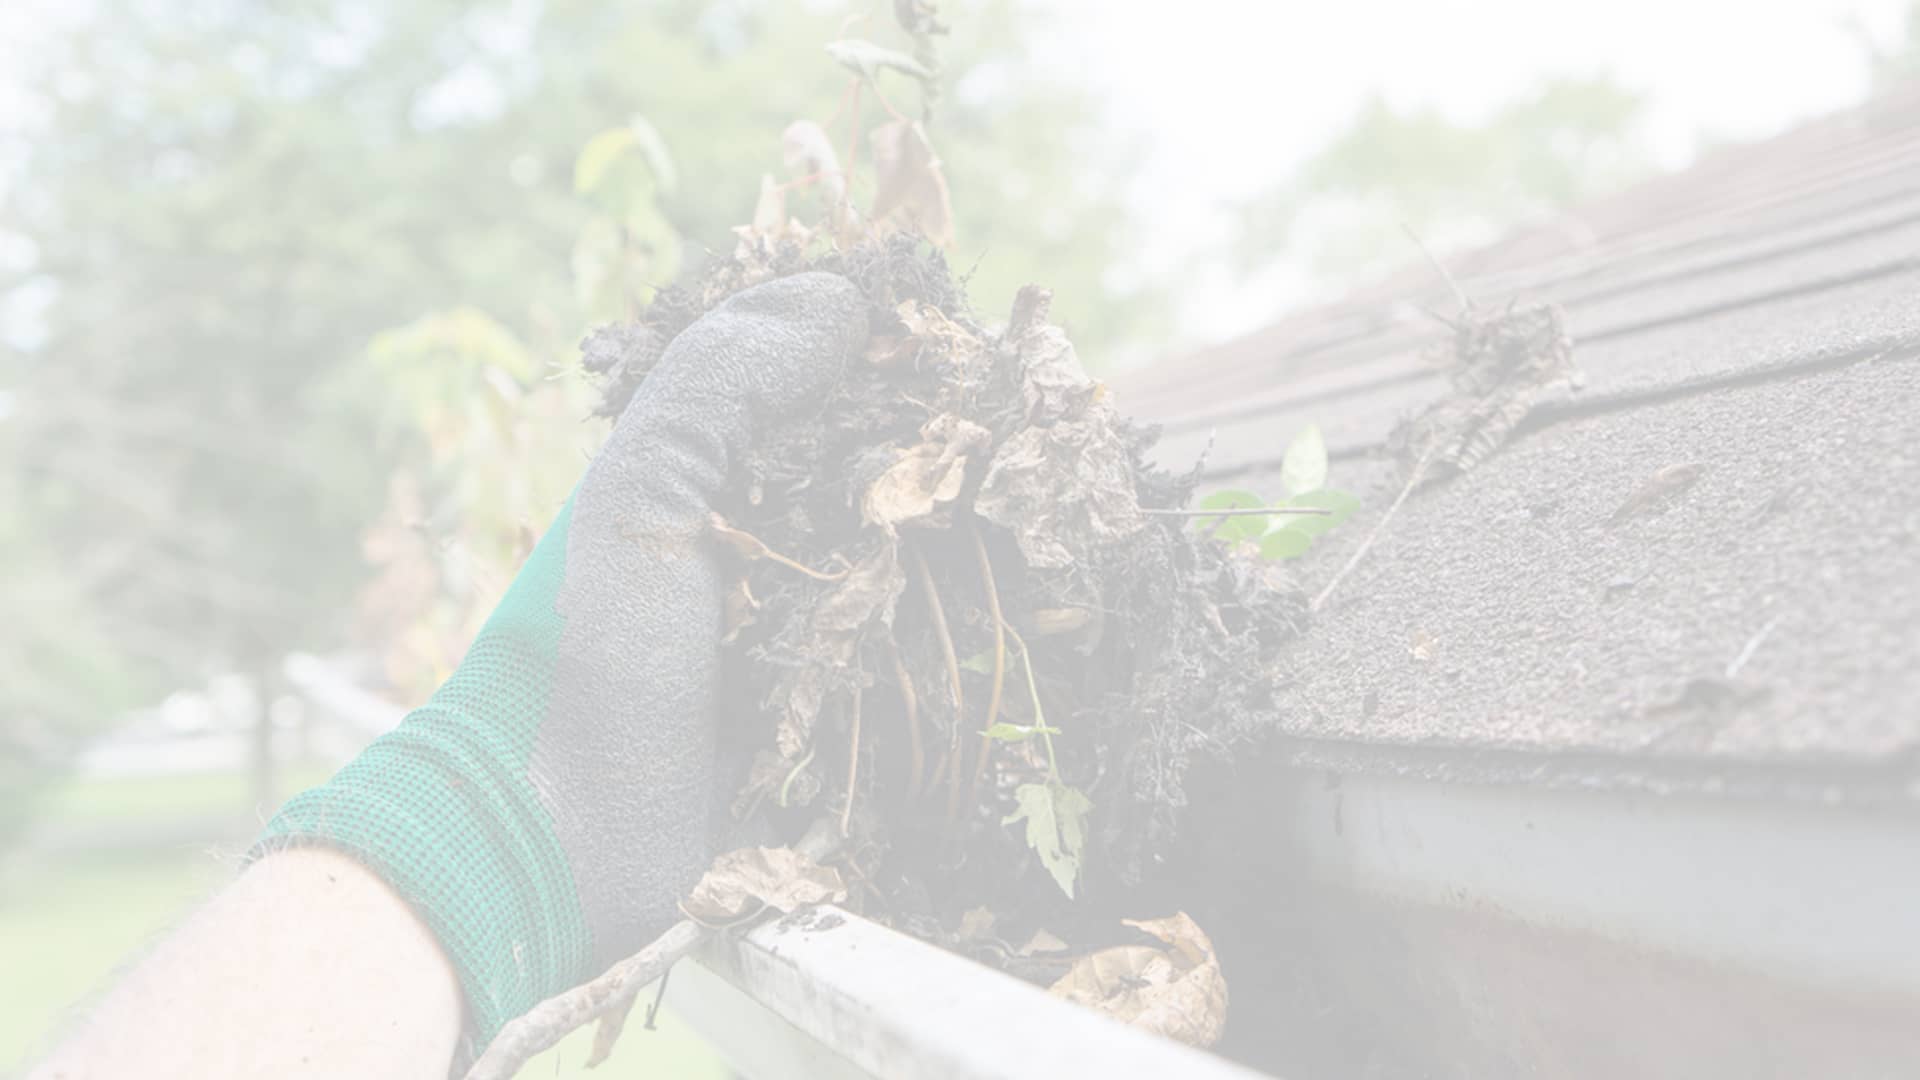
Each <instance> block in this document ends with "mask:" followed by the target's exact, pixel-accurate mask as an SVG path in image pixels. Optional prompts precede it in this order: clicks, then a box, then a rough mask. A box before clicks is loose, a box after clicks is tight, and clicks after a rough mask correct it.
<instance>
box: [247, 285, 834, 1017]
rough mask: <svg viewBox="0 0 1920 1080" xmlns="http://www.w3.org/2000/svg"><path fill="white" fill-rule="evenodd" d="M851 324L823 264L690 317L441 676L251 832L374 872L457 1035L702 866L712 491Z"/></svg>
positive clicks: (597, 954)
mask: <svg viewBox="0 0 1920 1080" xmlns="http://www.w3.org/2000/svg"><path fill="white" fill-rule="evenodd" d="M866 336H867V317H866V309H865V304H864V301H863V299H862V297H861V296H860V294H859V292H858V290H856V289H855V288H854V287H853V285H852V284H851V283H849V282H848V281H846V280H845V279H844V278H840V277H837V276H834V275H830V274H820V273H812V274H801V275H797V276H793V277H788V278H783V279H780V280H777V281H772V282H769V283H767V284H764V285H760V286H758V287H756V288H753V289H749V290H747V291H745V292H742V293H739V294H737V295H735V296H733V297H732V298H730V299H728V300H727V301H726V302H724V303H722V304H721V305H719V306H718V307H716V308H715V309H714V310H713V311H711V312H709V313H708V314H706V315H705V316H703V317H702V318H701V319H699V320H698V321H697V322H695V323H694V324H693V325H692V326H690V327H688V328H687V329H686V330H685V331H684V332H683V333H682V334H681V335H680V336H679V337H677V338H675V339H674V341H673V342H672V343H671V344H670V345H669V346H668V347H667V350H666V353H665V354H664V355H663V356H662V358H661V360H660V362H659V364H658V366H657V367H656V368H655V369H654V371H653V373H652V374H651V375H650V376H649V377H648V378H647V380H646V382H645V383H644V384H642V385H641V387H640V389H639V391H638V393H637V394H636V395H635V397H634V399H633V401H632V402H631V403H630V404H629V405H628V406H627V409H626V411H625V413H624V414H622V415H621V417H620V420H619V422H618V424H617V425H616V426H615V427H614V430H613V434H612V436H611V437H610V438H609V439H608V441H607V444H606V446H605V447H604V448H603V449H602V450H601V451H600V454H599V456H598V457H596V458H595V459H594V461H593V463H592V464H591V465H590V466H589V467H588V469H587V473H586V476H585V477H584V478H583V479H582V480H581V482H580V485H579V487H578V488H577V489H575V491H574V494H573V497H572V498H571V499H570V500H569V501H568V504H567V505H566V507H565V508H563V509H562V510H561V512H560V515H559V517H558V518H557V519H556V520H555V521H554V523H553V525H552V527H551V528H550V529H549V530H548V531H547V534H546V536H545V537H543V538H542V539H541V541H540V543H539V545H538V546H537V547H536V548H535V549H534V551H533V554H532V555H531V556H529V558H528V560H527V563H526V565H525V566H524V567H523V568H522V569H521V571H520V574H519V576H518V577H517V578H515V579H514V582H513V585H512V587H511V588H510V589H509V590H508V591H507V594H506V595H505V596H504V597H503V598H502V599H501V601H500V606H499V607H498V608H497V609H495V611H494V613H493V615H492V617H491V618H489V619H488V621H487V623H486V626H485V627H484V628H483V629H482V630H481V631H480V634H479V636H478V637H477V638H476V639H475V640H474V643H473V645H472V647H471V648H470V650H469V651H468V653H467V655H466V657H465V659H463V660H462V661H461V663H460V667H459V668H458V670H456V671H455V672H454V674H453V676H452V677H451V678H449V679H448V680H447V682H446V685H444V686H442V687H441V688H440V690H439V691H438V692H437V693H435V694H434V695H433V698H432V699H431V700H430V701H428V702H427V704H425V705H423V706H421V707H420V708H418V709H415V710H414V711H413V712H412V713H410V714H408V716H407V718H406V719H405V720H404V721H403V722H402V723H401V724H400V726H399V727H398V728H396V729H395V730H394V731H393V732H391V733H389V734H388V735H385V736H383V737H381V738H380V739H378V740H377V741H375V742H374V743H373V744H372V745H371V746H369V747H368V748H367V749H366V750H365V751H364V752H363V753H362V754H361V755H360V756H359V757H358V758H356V759H355V760H354V761H352V762H351V763H349V764H348V765H347V766H346V767H345V768H343V769H342V770H341V771H340V772H339V773H338V774H337V775H335V776H334V777H333V779H331V780H330V781H328V782H327V784H325V785H324V786H322V787H319V788H316V789H314V790H312V791H308V792H306V793H304V794H302V795H299V796H297V797H295V798H294V799H292V800H291V801H289V802H288V803H287V805H286V806H285V807H284V808H282V810H281V811H280V813H279V814H278V815H277V816H276V817H275V818H274V820H273V821H272V822H271V823H270V824H269V825H268V827H267V830H266V833H265V835H264V836H263V837H262V839H261V841H260V842H259V844H257V845H256V846H255V848H254V851H253V852H252V853H251V854H250V856H249V857H250V858H254V857H258V856H259V855H261V854H264V853H266V852H269V851H272V850H275V849H277V848H278V847H283V846H287V845H289V844H300V843H313V844H324V845H328V846H332V847H336V848H339V849H342V850H345V851H347V852H349V853H351V854H353V855H354V856H356V857H358V858H359V859H361V860H362V861H364V862H365V863H367V864H368V865H369V866H371V867H372V868H373V869H374V870H375V871H376V872H377V873H379V874H380V875H381V876H382V877H383V878H385V879H386V881H387V882H388V883H389V884H390V885H392V886H393V887H394V889H395V890H396V891H398V892H399V893H400V894H401V895H402V896H403V897H405V898H406V899H407V900H408V901H409V902H410V903H411V904H412V905H413V906H414V908H415V909H416V910H417V911H418V912H419V914H420V915H421V916H422V918H423V919H424V920H425V921H426V923H427V924H428V925H429V926H430V927H431V928H432V930H433V931H434V933H435V934H437V935H438V937H439V939H440V941H441V944H442V945H443V946H444V948H445V949H446V952H447V954H448V956H449V957H450V959H451V960H452V961H453V963H454V966H455V967H456V969H457V970H458V971H459V973H460V978H461V982H462V984H463V986H464V988H465V991H466V997H467V1016H468V1023H467V1036H468V1038H469V1040H470V1043H469V1053H472V1052H475V1051H477V1050H478V1049H480V1048H484V1047H485V1045H486V1044H487V1042H488V1041H489V1040H490V1039H492V1038H493V1036H494V1034H495V1033H496V1032H498V1031H499V1029H500V1028H501V1026H502V1025H504V1024H505V1023H506V1022H507V1021H508V1020H510V1019H512V1018H514V1017H515V1016H518V1015H519V1014H520V1013H522V1012H524V1011H526V1009H527V1008H529V1007H531V1006H532V1005H533V1004H534V1003H536V1002H538V1001H539V1000H541V999H542V998H544V997H547V996H550V995H552V994H554V993H557V992H559V991H561V990H563V989H566V988H567V987H570V986H573V985H576V984H578V983H580V982H582V981H584V980H586V979H588V978H591V977H592V976H593V975H595V974H597V973H598V972H600V971H602V970H604V969H605V968H606V967H607V966H608V965H609V964H611V963H612V962H613V961H614V960H617V959H619V958H620V957H622V956H625V955H627V954H628V953H631V952H633V951H634V950H636V949H638V948H639V947H640V946H641V945H643V944H645V943H646V942H647V941H649V940H651V939H653V938H654V937H656V936H658V935H659V934H660V933H661V932H662V931H663V930H665V929H666V928H667V927H668V926H669V925H671V923H672V922H673V921H674V920H675V919H677V918H678V914H677V912H676V901H677V899H678V898H679V897H680V896H681V895H683V894H684V893H685V892H686V890H687V889H689V888H690V887H691V886H692V885H693V884H694V882H695V881H697V880H698V879H699V876H700V874H701V873H702V872H703V871H704V870H705V869H706V866H707V864H708V862H709V860H710V858H711V852H710V851H709V849H708V835H707V828H708V810H709V806H710V803H711V799H712V794H713V793H712V786H713V770H714V729H713V722H712V716H711V712H712V709H713V703H714V698H715V680H716V678H717V675H718V671H719V660H720V634H721V619H722V581H721V577H720V571H719V568H718V566H717V564H716V562H715V558H714V552H713V551H712V549H711V547H710V541H709V540H708V537H707V528H708V521H709V514H710V512H711V509H712V503H713V500H714V498H715V496H716V495H717V494H718V493H719V492H720V490H721V489H722V487H723V485H724V484H725V483H726V482H727V479H728V474H729V472H730V469H731V467H732V465H733V463H734V462H735V461H736V459H737V458H738V457H739V456H740V454H741V452H742V450H743V449H744V448H745V447H746V445H747V442H748V440H749V438H750V437H751V436H752V434H753V433H754V431H755V430H756V428H757V427H758V426H761V425H764V424H765V423H766V422H768V421H769V420H771V419H773V418H775V417H777V416H780V415H783V414H793V413H797V412H799V411H801V410H804V409H805V408H807V407H808V406H809V405H810V404H814V405H817V404H819V403H821V402H822V401H823V400H824V397H825V395H826V393H827V391H828V390H829V389H830V388H831V387H832V386H833V385H834V383H835V382H836V381H837V380H838V378H839V377H840V374H841V372H842V370H843V367H844V365H845V362H846V360H847V358H848V357H849V356H850V355H852V354H853V353H855V352H856V351H857V350H858V349H860V348H861V346H862V345H863V343H864V342H865V340H866Z"/></svg>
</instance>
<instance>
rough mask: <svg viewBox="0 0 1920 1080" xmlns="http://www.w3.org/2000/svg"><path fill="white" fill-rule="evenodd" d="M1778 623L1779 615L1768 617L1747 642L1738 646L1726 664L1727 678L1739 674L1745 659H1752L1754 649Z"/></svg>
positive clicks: (1744, 665) (1758, 646) (1745, 664)
mask: <svg viewBox="0 0 1920 1080" xmlns="http://www.w3.org/2000/svg"><path fill="white" fill-rule="evenodd" d="M1779 625H1780V616H1778V615H1775V616H1774V617H1773V618H1771V619H1768V620H1767V622H1766V625H1764V626H1762V627H1761V628H1760V629H1759V631H1758V632H1756V633H1755V634H1754V635H1753V636H1752V637H1750V638H1748V639H1747V643H1746V644H1745V645H1742V646H1741V647H1740V652H1739V654H1738V655H1737V656H1735V657H1734V658H1733V661H1732V662H1731V663H1729V664H1728V665H1727V678H1729V679H1731V678H1733V677H1734V676H1735V675H1738V674H1740V669H1741V668H1743V667H1746V666H1747V661H1749V660H1751V659H1753V654H1754V651H1755V650H1756V649H1758V648H1760V643H1761V642H1763V641H1765V640H1767V637H1768V635H1770V634H1772V633H1773V628H1774V627H1776V626H1779Z"/></svg>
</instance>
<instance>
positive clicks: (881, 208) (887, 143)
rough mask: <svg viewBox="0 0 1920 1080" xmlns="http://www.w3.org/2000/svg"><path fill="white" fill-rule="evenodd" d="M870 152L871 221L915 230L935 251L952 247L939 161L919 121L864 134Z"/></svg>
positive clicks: (947, 201)
mask: <svg viewBox="0 0 1920 1080" xmlns="http://www.w3.org/2000/svg"><path fill="white" fill-rule="evenodd" d="M867 143H868V145H869V146H870V147H872V149H873V171H874V186H875V190H874V195H873V220H874V221H875V222H888V221H891V222H892V223H894V224H898V225H900V226H903V227H907V228H913V229H917V230H919V232H920V233H921V235H923V236H925V237H926V238H927V239H928V240H930V241H932V242H933V243H934V244H935V245H936V246H938V247H943V248H946V247H952V246H953V204H952V201H951V199H950V198H949V197H948V194H947V178H946V175H945V174H944V173H943V172H942V171H941V168H940V159H939V157H937V156H936V155H935V154H934V152H933V144H932V143H931V142H929V141H928V140H927V132H926V129H925V128H922V127H921V126H920V125H919V124H918V123H913V122H909V121H903V120H895V121H892V122H891V123H886V124H882V125H880V126H879V127H877V128H874V129H873V131H872V132H870V133H869V134H868V136H867Z"/></svg>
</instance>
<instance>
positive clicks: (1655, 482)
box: [1607, 461, 1707, 525]
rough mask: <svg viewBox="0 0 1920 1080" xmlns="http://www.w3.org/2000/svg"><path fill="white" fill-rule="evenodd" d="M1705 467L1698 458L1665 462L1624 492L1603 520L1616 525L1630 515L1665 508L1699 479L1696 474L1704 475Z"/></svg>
mask: <svg viewBox="0 0 1920 1080" xmlns="http://www.w3.org/2000/svg"><path fill="white" fill-rule="evenodd" d="M1706 471H1707V467H1706V465H1705V464H1703V463H1701V462H1698V461H1686V462H1681V463H1679V464H1676V465H1668V466H1667V467H1665V468H1663V469H1661V470H1660V471H1659V472H1656V473H1654V474H1653V475H1652V476H1649V477H1647V479H1646V482H1645V483H1643V484H1641V485H1640V486H1639V487H1638V488H1635V489H1634V492H1633V494H1631V495H1629V496H1627V498H1626V500H1625V501H1624V502H1622V503H1621V504H1620V506H1619V508H1618V509H1616V510H1614V512H1613V514H1612V516H1610V517H1608V518H1607V524H1609V525H1618V524H1620V523H1622V522H1625V521H1629V520H1632V519H1633V518H1637V517H1646V516H1649V515H1651V514H1656V513H1659V512H1660V511H1662V510H1665V509H1667V508H1668V507H1670V506H1672V505H1673V504H1674V502H1675V501H1676V500H1678V499H1679V498H1680V496H1681V495H1684V494H1686V491H1687V489H1688V488H1691V487H1692V486H1693V485H1694V484H1696V483H1699V481H1700V477H1701V476H1703V475H1705V474H1706Z"/></svg>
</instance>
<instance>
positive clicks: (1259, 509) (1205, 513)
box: [1140, 506, 1333, 518]
mask: <svg viewBox="0 0 1920 1080" xmlns="http://www.w3.org/2000/svg"><path fill="white" fill-rule="evenodd" d="M1140 512H1141V513H1143V514H1149V515H1152V516H1154V517H1185V518H1210V517H1223V518H1225V517H1253V516H1254V515H1256V514H1258V515H1260V516H1262V517H1264V516H1266V515H1268V514H1295V515H1298V516H1301V517H1328V516H1330V515H1332V513H1333V511H1331V510H1328V509H1326V508H1325V507H1321V506H1242V507H1236V508H1234V509H1231V510H1165V509H1160V508H1158V507H1146V506H1143V507H1141V508H1140Z"/></svg>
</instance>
